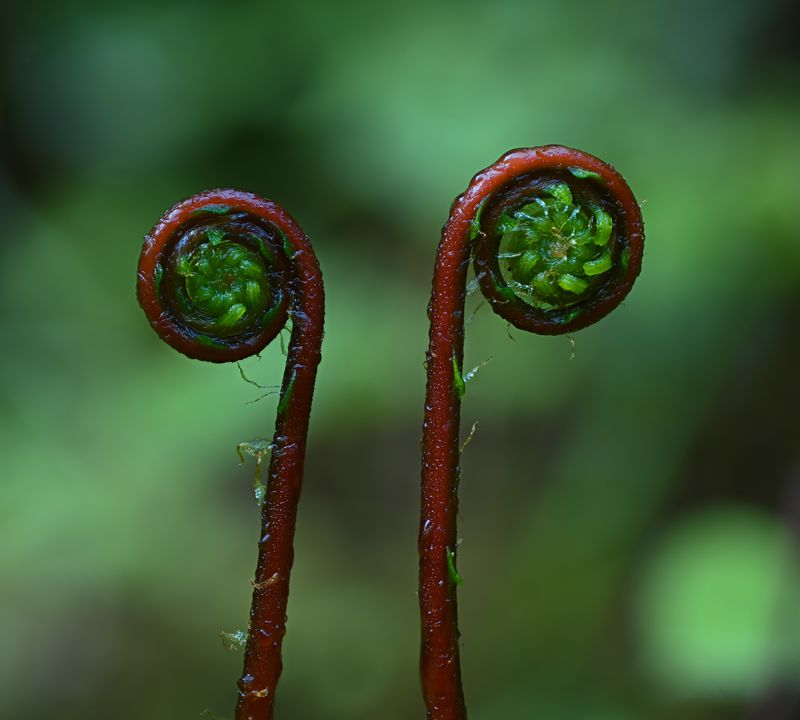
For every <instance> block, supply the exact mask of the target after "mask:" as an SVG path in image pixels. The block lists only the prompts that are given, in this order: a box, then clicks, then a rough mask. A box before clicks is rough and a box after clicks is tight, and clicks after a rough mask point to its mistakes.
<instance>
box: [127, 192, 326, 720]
mask: <svg viewBox="0 0 800 720" xmlns="http://www.w3.org/2000/svg"><path fill="white" fill-rule="evenodd" d="M137 295H138V298H139V303H140V304H141V306H142V308H143V309H144V311H145V314H146V315H147V318H148V320H149V321H150V324H151V325H152V326H153V328H154V329H155V330H156V332H157V333H158V334H159V335H160V336H161V338H162V339H163V340H165V341H166V342H167V343H169V344H170V345H172V347H174V348H175V349H176V350H179V351H180V352H182V353H183V354H184V355H188V356H189V357H191V358H198V359H201V360H209V361H211V362H226V361H231V360H239V359H241V358H244V357H247V356H249V355H253V354H255V353H257V352H259V351H260V350H262V349H263V348H264V347H265V346H266V345H267V343H269V342H270V340H272V339H273V338H274V337H275V336H276V335H277V334H278V333H279V332H280V331H281V329H282V328H283V327H284V325H285V324H286V322H287V320H288V319H291V321H292V333H291V339H290V341H289V348H288V351H287V360H286V369H285V371H284V375H283V383H282V385H281V391H280V400H279V402H278V415H277V419H276V421H275V434H274V437H273V440H272V443H271V450H272V454H271V459H270V464H269V471H268V483H267V490H266V496H265V498H264V503H263V505H262V514H261V533H260V535H259V538H260V539H259V545H258V563H257V567H256V575H255V580H254V583H253V585H254V590H253V604H252V608H251V611H250V624H249V628H248V633H247V642H246V645H245V657H244V670H243V673H242V677H241V679H240V680H239V683H238V685H239V696H238V701H237V706H236V716H235V717H236V720H270V719H271V718H272V716H273V706H274V702H275V688H276V686H277V683H278V679H279V677H280V674H281V669H282V664H281V645H282V641H283V635H284V633H285V628H286V624H285V621H286V605H287V600H288V596H289V573H290V571H291V567H292V559H293V555H292V552H293V551H292V541H293V538H294V529H295V520H296V516H297V503H298V500H299V497H300V488H301V484H302V480H303V462H304V457H305V446H306V436H307V432H308V421H309V415H310V412H311V401H312V396H313V392H314V381H315V379H316V374H317V366H318V364H319V361H320V346H321V344H322V332H323V319H324V292H323V285H322V275H321V273H320V269H319V264H318V263H317V258H316V256H315V254H314V251H313V249H312V247H311V244H310V243H309V241H308V238H307V237H306V235H305V233H304V232H303V230H302V228H301V227H300V226H299V225H298V224H297V223H296V222H295V221H294V219H292V218H291V217H290V216H289V214H288V213H287V212H286V211H285V210H283V208H281V207H280V206H279V205H277V204H276V203H274V202H271V201H269V200H264V199H262V198H259V197H258V196H256V195H253V194H251V193H245V192H240V191H237V190H211V191H209V192H204V193H201V194H199V195H195V196H193V197H191V198H188V199H187V200H184V201H182V202H180V203H178V204H177V205H175V207H173V208H172V209H171V210H169V211H168V212H167V213H165V214H164V216H163V217H162V218H161V219H160V220H159V221H158V223H156V225H155V227H154V228H153V229H152V230H151V231H150V233H149V234H148V235H147V237H146V238H145V242H144V246H143V248H142V253H141V256H140V259H139V272H138V283H137Z"/></svg>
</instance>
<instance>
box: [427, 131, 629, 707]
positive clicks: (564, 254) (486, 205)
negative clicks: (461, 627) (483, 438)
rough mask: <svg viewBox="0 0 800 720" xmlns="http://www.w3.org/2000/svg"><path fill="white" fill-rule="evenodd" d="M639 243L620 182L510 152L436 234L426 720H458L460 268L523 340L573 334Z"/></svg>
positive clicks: (579, 155) (623, 277)
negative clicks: (522, 333)
mask: <svg viewBox="0 0 800 720" xmlns="http://www.w3.org/2000/svg"><path fill="white" fill-rule="evenodd" d="M643 249H644V232H643V227H642V217H641V213H640V211H639V206H638V204H637V202H636V199H635V198H634V196H633V193H632V192H631V190H630V188H629V187H628V185H627V184H626V183H625V181H624V179H623V178H622V176H620V175H619V173H617V172H616V171H615V170H614V169H613V168H612V167H611V166H609V165H607V164H606V163H604V162H603V161H601V160H599V159H598V158H596V157H594V156H592V155H589V154H587V153H584V152H581V151H579V150H572V149H570V148H565V147H561V146H556V145H549V146H544V147H537V148H529V149H522V150H513V151H511V152H509V153H507V154H506V155H504V156H503V157H501V158H500V159H499V160H498V161H497V162H496V163H494V164H493V165H491V166H489V167H488V168H486V169H485V170H483V171H482V172H480V173H478V174H477V175H476V176H475V177H474V178H473V179H472V181H471V182H470V184H469V187H468V188H467V190H466V192H465V193H464V194H463V195H461V196H459V197H458V198H456V200H455V202H454V203H453V206H452V208H451V210H450V217H449V219H448V221H447V224H446V225H445V226H444V228H443V230H442V239H441V242H440V244H439V249H438V253H437V257H436V267H435V270H434V276H433V291H432V294H431V301H430V305H429V306H428V315H429V317H430V322H431V327H430V344H429V348H428V354H427V371H428V383H427V391H426V398H425V422H424V425H423V438H422V512H421V518H420V530H419V556H420V567H419V603H420V612H421V620H422V647H421V675H422V687H423V695H424V698H425V704H426V706H427V710H428V718H429V720H464V719H465V718H466V707H465V703H464V694H463V690H462V686H461V666H460V657H459V647H458V637H459V632H458V612H457V598H456V588H457V586H458V584H459V583H460V581H461V578H460V577H459V575H458V572H457V570H456V566H455V556H456V544H457V537H456V515H457V511H458V499H457V484H458V459H459V421H460V413H461V397H462V395H463V393H464V379H463V375H462V363H463V356H464V303H465V295H466V282H467V271H468V267H469V261H470V258H471V257H472V259H473V263H474V268H475V274H476V276H477V278H478V282H479V284H480V287H481V290H482V292H483V294H484V296H485V297H486V298H487V299H488V300H489V303H490V304H491V306H492V308H493V309H494V311H495V312H496V313H497V314H498V315H500V316H501V317H502V318H504V319H506V320H507V321H508V322H510V323H511V324H513V325H514V326H516V327H518V328H520V329H522V330H527V331H529V332H534V333H539V334H546V335H558V334H561V333H567V332H570V331H574V330H579V329H581V328H584V327H586V326H587V325H591V324H592V323H594V322H597V320H599V319H600V318H602V317H604V316H605V315H606V314H608V313H609V312H611V310H613V309H614V308H615V307H616V306H617V305H619V303H620V302H622V300H623V298H624V297H625V296H626V295H627V294H628V292H629V291H630V289H631V287H632V286H633V283H634V281H635V279H636V277H637V275H638V274H639V271H640V269H641V262H642V253H643Z"/></svg>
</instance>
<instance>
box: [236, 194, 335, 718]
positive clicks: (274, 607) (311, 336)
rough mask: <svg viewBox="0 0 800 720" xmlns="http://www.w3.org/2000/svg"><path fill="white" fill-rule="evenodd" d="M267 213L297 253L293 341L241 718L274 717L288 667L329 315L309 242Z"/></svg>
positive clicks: (265, 513) (287, 221)
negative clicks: (306, 469) (299, 537)
mask: <svg viewBox="0 0 800 720" xmlns="http://www.w3.org/2000/svg"><path fill="white" fill-rule="evenodd" d="M278 209H279V208H278ZM270 215H271V216H270V217H269V218H267V219H269V220H270V221H271V222H272V223H273V224H274V225H276V226H277V227H278V228H280V229H281V231H282V232H283V234H284V236H285V237H286V238H287V240H288V242H289V244H290V245H291V247H292V249H293V251H294V253H293V257H292V265H293V268H294V281H293V283H292V287H291V289H290V294H291V296H292V303H291V310H290V315H291V318H292V336H291V340H290V342H289V350H288V357H287V360H286V370H285V371H284V375H283V384H282V387H281V401H280V402H279V404H278V408H279V411H278V417H277V420H276V422H275V435H274V437H273V440H272V458H271V461H270V465H269V475H268V477H269V481H268V483H267V493H266V497H265V499H264V505H263V509H262V513H261V535H260V539H259V543H258V563H257V565H256V574H255V584H254V589H253V603H252V607H251V610H250V626H249V630H248V635H247V644H246V646H245V656H244V669H243V671H242V677H241V679H240V680H239V683H238V685H239V699H238V702H237V704H236V714H235V718H236V720H272V717H273V710H274V703H275V688H276V686H277V684H278V679H279V678H280V674H281V670H282V668H283V666H282V663H281V645H282V642H283V636H284V634H285V632H286V605H287V601H288V597H289V574H290V572H291V569H292V561H293V557H294V553H293V549H292V544H293V540H294V529H295V522H296V518H297V503H298V501H299V499H300V489H301V486H302V482H303V463H304V459H305V449H306V437H307V434H308V422H309V416H310V413H311V401H312V396H313V393H314V382H315V379H316V375H317V366H318V364H319V361H320V347H321V344H322V334H323V319H324V312H325V311H324V307H325V301H324V292H323V286H322V275H321V273H320V269H319V265H318V263H317V258H316V256H315V255H314V251H313V249H312V247H311V244H310V243H309V241H308V238H307V237H306V236H305V233H304V232H303V231H302V229H301V228H300V226H299V225H297V223H295V222H294V221H293V220H292V219H291V218H290V217H289V216H288V215H287V214H286V213H285V212H283V211H280V213H271V214H270Z"/></svg>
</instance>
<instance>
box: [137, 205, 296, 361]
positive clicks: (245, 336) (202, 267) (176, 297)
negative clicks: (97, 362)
mask: <svg viewBox="0 0 800 720" xmlns="http://www.w3.org/2000/svg"><path fill="white" fill-rule="evenodd" d="M298 237H299V238H304V237H305V235H304V234H303V231H302V229H301V228H300V227H299V226H298V225H297V223H296V222H295V221H294V220H293V219H292V218H291V217H290V216H289V215H288V214H287V213H286V212H285V211H284V210H283V209H282V208H281V207H280V206H279V205H277V204H276V203H273V202H271V201H269V200H265V199H263V198H260V197H258V196H257V195H253V194H252V193H246V192H242V191H239V190H210V191H208V192H204V193H200V194H198V195H194V196H192V197H190V198H187V199H186V200H183V201H181V202H179V203H178V204H177V205H175V206H174V207H173V208H171V209H170V210H168V211H167V212H166V213H165V214H164V215H163V216H162V217H161V219H160V220H159V221H158V222H157V223H156V224H155V226H154V227H153V229H152V230H151V231H150V233H149V234H148V235H147V237H146V238H145V242H144V245H143V246H142V253H141V255H140V257H139V267H138V272H137V286H136V289H137V297H138V299H139V304H140V305H141V306H142V309H143V310H144V312H145V314H146V315H147V319H148V320H149V321H150V324H151V325H152V327H153V329H154V330H155V331H156V332H157V333H158V335H159V336H160V337H161V338H162V339H163V340H164V341H165V342H166V343H168V344H169V345H171V346H172V347H173V348H175V349H176V350H178V351H179V352H181V353H183V354H184V355H187V356H189V357H191V358H196V359H199V360H208V361H211V362H229V361H233V360H241V359H242V358H246V357H248V356H250V355H254V354H256V353H258V352H260V351H261V350H262V349H263V348H264V347H265V346H266V345H267V344H268V343H269V342H270V341H271V340H272V339H273V338H274V337H275V336H276V335H277V334H278V333H279V332H280V330H281V329H282V328H283V327H284V325H285V324H286V322H287V319H288V308H289V301H290V297H289V293H290V283H291V279H292V267H291V264H290V261H289V258H287V256H286V254H285V252H284V247H285V246H286V245H287V244H288V245H289V246H291V245H292V241H291V240H290V238H298Z"/></svg>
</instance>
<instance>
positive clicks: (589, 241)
mask: <svg viewBox="0 0 800 720" xmlns="http://www.w3.org/2000/svg"><path fill="white" fill-rule="evenodd" d="M498 232H499V233H500V234H501V240H500V254H499V259H500V268H501V270H502V272H503V275H504V277H505V279H506V282H507V283H508V285H509V287H510V288H511V289H512V290H513V291H514V293H515V294H516V295H517V296H519V297H520V298H521V299H523V300H525V301H526V302H527V303H529V304H530V305H533V306H534V307H539V308H544V309H551V308H565V307H569V306H570V305H575V304H576V303H579V302H580V301H581V300H584V299H585V298H586V297H588V296H589V295H591V294H592V292H593V291H594V290H595V289H596V288H597V286H598V285H600V284H601V283H602V282H603V281H604V279H605V278H604V275H605V274H606V273H607V272H608V271H609V270H611V267H612V258H613V251H614V234H615V233H614V225H613V220H612V218H611V215H609V214H608V213H607V212H606V211H605V210H603V208H602V207H600V205H599V204H597V205H583V204H578V203H576V202H575V201H574V200H573V196H572V191H571V190H570V187H569V185H568V184H567V183H566V182H562V181H559V182H554V183H552V184H550V185H546V186H544V187H543V188H542V189H541V190H540V194H539V195H538V196H536V197H534V198H533V200H532V201H530V202H527V203H526V204H525V205H523V206H522V207H520V208H518V209H516V210H513V211H511V212H503V213H502V215H501V216H500V220H499V223H498Z"/></svg>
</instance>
